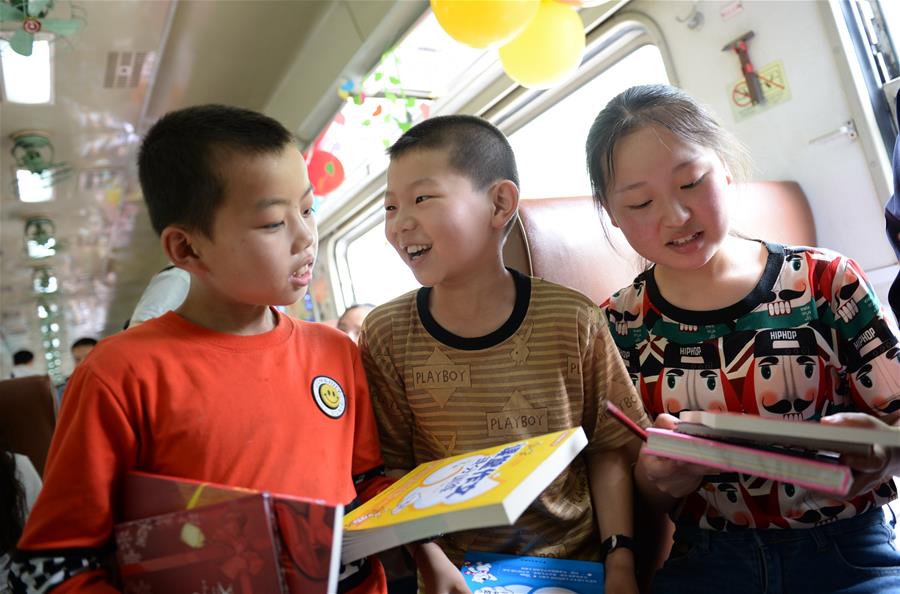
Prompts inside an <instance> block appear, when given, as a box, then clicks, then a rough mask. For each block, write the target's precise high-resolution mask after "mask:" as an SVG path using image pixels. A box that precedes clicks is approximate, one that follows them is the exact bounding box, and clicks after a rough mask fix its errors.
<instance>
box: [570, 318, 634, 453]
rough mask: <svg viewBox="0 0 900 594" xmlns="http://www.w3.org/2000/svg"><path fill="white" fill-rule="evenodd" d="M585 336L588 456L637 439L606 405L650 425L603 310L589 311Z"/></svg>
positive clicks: (584, 372)
mask: <svg viewBox="0 0 900 594" xmlns="http://www.w3.org/2000/svg"><path fill="white" fill-rule="evenodd" d="M580 326H581V327H582V330H581V332H582V334H583V336H585V337H586V340H585V341H584V345H585V346H584V350H583V353H584V354H583V357H582V362H581V364H582V370H583V371H582V374H583V381H584V403H585V404H584V430H585V433H586V434H587V437H588V445H587V447H586V448H585V453H588V454H591V453H596V452H598V451H602V450H610V449H615V448H618V447H621V446H623V445H625V444H626V443H627V442H628V441H629V440H631V439H634V436H633V435H632V434H631V432H629V431H628V430H627V429H626V428H625V427H623V426H622V425H621V423H619V422H618V421H617V420H615V418H614V417H613V416H612V415H609V414H608V413H607V412H606V402H607V401H610V402H612V403H613V404H615V405H616V406H618V407H619V408H620V409H621V410H622V411H623V412H624V413H625V414H626V415H628V416H629V417H631V418H632V419H633V420H634V421H635V422H636V423H637V424H638V425H640V426H641V427H647V426H648V425H650V420H649V419H648V418H647V415H646V413H645V412H644V407H643V405H642V404H641V399H640V398H639V397H638V394H637V391H636V390H635V388H634V384H632V382H631V378H630V377H629V376H628V371H627V370H626V369H625V363H624V361H623V360H622V357H621V356H620V355H619V350H618V349H617V348H616V345H615V343H614V342H613V339H612V336H611V335H610V333H609V328H608V327H607V325H606V323H605V322H604V320H603V315H602V312H601V310H600V308H599V307H596V306H591V307H590V308H585V309H584V312H583V313H582V321H581V323H580Z"/></svg>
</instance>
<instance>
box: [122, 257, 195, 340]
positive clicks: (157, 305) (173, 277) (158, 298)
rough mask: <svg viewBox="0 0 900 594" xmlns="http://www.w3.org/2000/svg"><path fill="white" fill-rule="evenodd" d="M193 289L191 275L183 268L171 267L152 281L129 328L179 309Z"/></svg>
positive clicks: (136, 308) (135, 308) (135, 309)
mask: <svg viewBox="0 0 900 594" xmlns="http://www.w3.org/2000/svg"><path fill="white" fill-rule="evenodd" d="M190 288H191V275H190V274H189V273H188V272H187V271H185V270H182V269H181V268H177V267H174V266H172V267H170V268H166V269H165V270H163V271H161V272H159V273H158V274H157V275H156V276H154V277H153V278H152V279H150V283H149V284H148V285H147V288H146V289H144V293H143V294H142V295H141V298H140V299H139V300H138V302H137V305H135V307H134V312H133V313H132V314H131V318H130V321H129V326H134V325H136V324H138V323H141V322H146V321H147V320H152V319H153V318H158V317H159V316H161V315H163V314H164V313H166V312H167V311H171V310H173V309H178V307H179V306H180V305H181V304H182V302H183V301H184V298H185V297H187V294H188V290H189V289H190Z"/></svg>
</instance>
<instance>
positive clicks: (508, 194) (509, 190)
mask: <svg viewBox="0 0 900 594" xmlns="http://www.w3.org/2000/svg"><path fill="white" fill-rule="evenodd" d="M490 193H491V223H492V226H493V227H495V228H496V229H503V228H504V227H506V224H507V223H508V222H509V221H510V219H512V218H513V217H514V216H516V212H517V211H518V210H519V188H518V187H517V186H516V184H515V183H514V182H513V181H512V180H509V179H505V180H503V181H501V182H497V183H495V184H494V185H493V186H491V190H490Z"/></svg>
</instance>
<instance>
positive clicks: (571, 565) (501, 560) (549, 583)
mask: <svg viewBox="0 0 900 594" xmlns="http://www.w3.org/2000/svg"><path fill="white" fill-rule="evenodd" d="M462 573H463V577H465V579H466V585H468V586H469V589H470V590H472V594H602V593H603V564H602V563H592V562H590V561H570V560H567V559H553V558H550V557H517V556H514V555H498V554H496V553H481V552H479V551H469V552H468V553H466V557H465V560H464V561H463V565H462Z"/></svg>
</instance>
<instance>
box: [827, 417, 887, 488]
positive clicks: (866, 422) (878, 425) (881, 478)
mask: <svg viewBox="0 0 900 594" xmlns="http://www.w3.org/2000/svg"><path fill="white" fill-rule="evenodd" d="M820 422H821V423H823V424H826V425H837V426H842V427H862V428H869V429H881V430H884V429H888V428H890V427H896V428H897V429H896V430H897V431H900V412H897V413H893V414H891V415H888V416H887V417H884V418H883V419H879V418H876V417H873V416H872V415H868V414H866V413H838V414H835V415H830V416H827V417H822V419H821V421H820ZM841 462H843V463H844V464H846V465H847V466H849V467H850V468H852V469H853V486H852V487H851V488H850V492H849V493H848V494H847V497H848V498H849V497H853V496H855V495H858V494H859V493H865V492H866V491H869V490H871V489H873V488H875V487H877V486H878V485H880V484H881V483H883V482H885V481H886V480H888V479H890V478H891V477H893V476H897V475H900V448H891V447H884V446H881V445H873V446H872V449H871V450H870V451H869V453H868V454H843V455H842V456H841Z"/></svg>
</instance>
